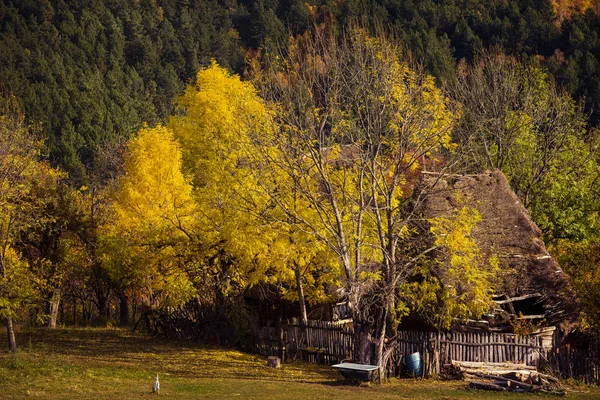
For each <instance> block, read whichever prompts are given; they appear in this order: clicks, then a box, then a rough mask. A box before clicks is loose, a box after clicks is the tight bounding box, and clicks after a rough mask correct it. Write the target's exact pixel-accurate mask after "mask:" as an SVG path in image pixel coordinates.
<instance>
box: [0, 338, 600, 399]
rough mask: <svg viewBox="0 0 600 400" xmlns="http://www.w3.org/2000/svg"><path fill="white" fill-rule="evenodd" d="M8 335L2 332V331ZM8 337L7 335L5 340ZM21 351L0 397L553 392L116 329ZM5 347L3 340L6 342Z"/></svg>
mask: <svg viewBox="0 0 600 400" xmlns="http://www.w3.org/2000/svg"><path fill="white" fill-rule="evenodd" d="M0 333H3V332H0ZM1 337H2V338H4V337H5V336H4V335H3V336H1ZM17 340H18V341H19V344H20V346H21V351H20V352H19V353H18V354H16V355H9V354H7V353H6V352H5V351H3V352H2V353H0V398H1V399H21V398H41V399H42V398H43V399H94V400H101V399H131V398H144V397H151V396H156V395H153V394H152V393H151V388H152V383H153V382H154V377H155V375H156V373H158V374H159V375H160V381H161V392H160V396H159V397H161V398H177V399H204V398H211V399H212V398H217V399H218V398H221V399H231V398H240V399H260V400H267V399H311V400H316V399H345V400H347V399H352V398H361V399H368V400H378V399H444V400H451V399H452V400H454V399H456V400H458V399H488V398H489V399H513V398H514V399H533V398H536V399H540V398H548V397H549V396H547V395H526V394H515V393H500V394H498V393H490V392H480V391H469V390H466V389H465V387H466V385H465V384H464V383H462V382H445V381H439V380H424V381H416V380H411V379H400V380H393V381H392V382H390V383H386V384H384V385H381V386H380V385H370V386H360V387H357V386H353V385H347V384H344V383H341V382H338V381H337V380H336V375H335V373H334V372H333V371H332V369H331V368H329V367H323V366H317V365H313V364H306V363H302V362H292V363H289V364H285V365H284V366H283V368H281V369H278V370H275V369H271V368H268V367H267V366H266V357H261V356H255V355H249V354H245V353H242V352H239V351H236V350H231V349H220V348H211V347H204V346H195V345H191V344H187V343H173V342H167V341H163V340H160V339H156V338H151V337H148V336H144V335H140V334H132V333H130V332H129V331H126V330H118V329H59V330H56V331H53V332H48V331H45V330H36V331H32V332H29V333H22V334H20V335H19V336H18V338H17ZM2 345H4V343H2ZM568 398H570V399H600V388H597V387H591V386H570V387H569V393H568Z"/></svg>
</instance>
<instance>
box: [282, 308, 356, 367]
mask: <svg viewBox="0 0 600 400" xmlns="http://www.w3.org/2000/svg"><path fill="white" fill-rule="evenodd" d="M353 338H354V335H353V333H352V330H351V329H349V328H348V327H346V325H345V324H344V323H339V322H327V321H312V320H311V321H309V322H308V325H307V326H306V327H302V326H301V324H300V323H299V322H298V321H297V320H296V319H293V320H292V321H291V323H289V324H288V326H287V346H288V347H287V352H288V354H290V355H295V356H296V357H298V358H302V359H303V360H306V361H309V362H314V363H318V364H335V363H338V362H340V361H342V360H345V359H352V358H354V341H353Z"/></svg>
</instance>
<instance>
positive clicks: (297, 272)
mask: <svg viewBox="0 0 600 400" xmlns="http://www.w3.org/2000/svg"><path fill="white" fill-rule="evenodd" d="M294 275H296V290H297V291H298V301H299V303H300V318H301V320H302V325H303V326H306V325H308V314H307V313H306V300H305V299H304V287H303V286H302V279H301V278H302V277H301V275H300V267H298V266H297V265H295V268H294Z"/></svg>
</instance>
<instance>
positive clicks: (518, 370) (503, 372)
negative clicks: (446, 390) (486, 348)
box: [444, 361, 565, 396]
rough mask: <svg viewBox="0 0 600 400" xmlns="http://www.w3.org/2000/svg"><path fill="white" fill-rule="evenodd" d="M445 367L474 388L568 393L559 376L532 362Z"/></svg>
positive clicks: (455, 364) (476, 363) (456, 364)
mask: <svg viewBox="0 0 600 400" xmlns="http://www.w3.org/2000/svg"><path fill="white" fill-rule="evenodd" d="M444 367H445V368H446V371H447V373H448V374H449V375H450V376H453V377H456V378H460V379H463V380H465V381H467V382H469V387H470V388H473V389H483V390H492V391H496V392H504V391H510V392H538V393H549V394H554V395H558V396H564V395H565V391H564V390H563V388H562V387H561V386H560V383H559V381H558V379H556V378H555V377H553V376H551V375H547V374H543V373H541V372H538V371H537V370H536V368H535V367H533V366H530V365H525V364H513V363H488V362H467V361H452V364H447V365H444Z"/></svg>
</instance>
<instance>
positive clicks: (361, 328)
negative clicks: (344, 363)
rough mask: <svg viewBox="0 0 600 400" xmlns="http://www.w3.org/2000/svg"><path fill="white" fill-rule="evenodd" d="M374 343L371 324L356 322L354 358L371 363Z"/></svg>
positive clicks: (364, 362) (360, 361)
mask: <svg viewBox="0 0 600 400" xmlns="http://www.w3.org/2000/svg"><path fill="white" fill-rule="evenodd" d="M371 356H372V343H371V325H369V324H365V323H362V322H358V323H355V324H354V358H355V359H356V361H358V362H359V363H362V364H371V358H372V357H371Z"/></svg>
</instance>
